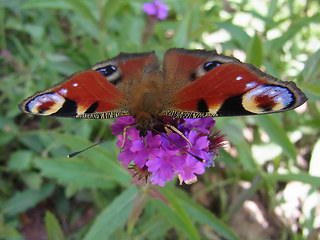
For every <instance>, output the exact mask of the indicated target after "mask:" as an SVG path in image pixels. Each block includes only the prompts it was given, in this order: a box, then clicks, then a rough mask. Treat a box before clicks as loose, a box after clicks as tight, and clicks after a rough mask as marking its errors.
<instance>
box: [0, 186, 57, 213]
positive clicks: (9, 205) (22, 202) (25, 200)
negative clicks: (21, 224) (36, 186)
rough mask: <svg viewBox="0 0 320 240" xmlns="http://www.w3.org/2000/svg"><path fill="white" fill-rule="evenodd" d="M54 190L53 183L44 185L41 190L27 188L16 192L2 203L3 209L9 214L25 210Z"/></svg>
mask: <svg viewBox="0 0 320 240" xmlns="http://www.w3.org/2000/svg"><path fill="white" fill-rule="evenodd" d="M53 190H54V185H53V184H47V185H44V186H43V187H42V188H41V189H40V190H25V191H22V192H17V193H15V194H14V195H13V196H12V197H11V198H10V199H9V200H8V201H7V202H5V203H4V204H2V206H1V211H2V212H3V213H4V214H6V215H9V216H13V215H16V214H18V213H21V212H24V211H26V210H27V209H29V208H31V207H34V206H35V205H36V204H38V203H39V202H41V201H43V200H44V199H46V198H47V197H48V196H49V195H50V194H51V193H52V191H53Z"/></svg>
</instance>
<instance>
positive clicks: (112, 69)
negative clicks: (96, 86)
mask: <svg viewBox="0 0 320 240" xmlns="http://www.w3.org/2000/svg"><path fill="white" fill-rule="evenodd" d="M96 71H97V72H99V73H101V74H102V75H103V76H104V77H108V76H110V75H112V74H113V73H115V72H116V71H117V67H116V66H114V65H107V66H105V67H102V68H98V69H96Z"/></svg>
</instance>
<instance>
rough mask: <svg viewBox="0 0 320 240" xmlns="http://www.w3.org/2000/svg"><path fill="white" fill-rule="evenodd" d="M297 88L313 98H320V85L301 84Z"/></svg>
mask: <svg viewBox="0 0 320 240" xmlns="http://www.w3.org/2000/svg"><path fill="white" fill-rule="evenodd" d="M299 86H300V87H301V88H303V89H305V90H307V91H309V92H310V93H312V94H314V95H315V96H318V97H319V96H320V85H319V84H311V83H301V84H299Z"/></svg>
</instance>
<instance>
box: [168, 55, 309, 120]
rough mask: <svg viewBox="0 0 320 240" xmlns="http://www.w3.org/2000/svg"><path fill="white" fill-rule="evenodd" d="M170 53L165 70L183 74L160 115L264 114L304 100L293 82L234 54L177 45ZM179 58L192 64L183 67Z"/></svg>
mask: <svg viewBox="0 0 320 240" xmlns="http://www.w3.org/2000/svg"><path fill="white" fill-rule="evenodd" d="M201 52H203V53H204V54H201ZM170 54H171V55H175V56H174V57H171V62H170V66H169V67H168V68H169V69H170V70H169V71H168V70H167V71H166V73H167V74H170V73H172V72H175V71H177V72H178V73H177V75H179V74H180V76H184V81H182V80H181V79H180V80H179V83H178V84H179V85H184V87H183V88H181V89H180V90H176V91H175V93H174V95H173V97H172V99H171V102H170V107H169V108H170V109H167V110H165V111H163V113H162V115H170V116H174V117H183V118H187V117H190V118H196V117H208V116H234V115H237V116H239V115H249V114H265V113H273V112H281V111H287V110H290V109H294V108H296V107H298V106H300V105H301V104H303V103H304V102H305V101H306V100H307V98H306V96H305V95H304V94H303V93H302V92H301V91H300V90H299V89H298V88H297V87H296V86H295V84H294V83H293V82H283V81H280V80H278V79H276V78H274V77H272V76H270V75H268V74H265V73H263V72H261V71H260V70H259V69H257V68H255V67H254V66H253V65H250V64H244V63H241V62H240V61H239V60H237V59H235V58H231V57H225V56H223V55H218V54H216V53H215V52H206V51H186V50H182V51H180V50H179V49H175V50H174V51H172V52H171V53H170ZM197 55H200V56H199V57H198V59H197ZM172 59H175V62H172ZM165 60H166V59H165ZM183 61H188V62H190V63H189V65H190V66H192V65H193V68H192V69H188V70H185V69H184V68H183V67H184V66H182V63H181V62H183ZM183 64H185V63H183ZM165 66H167V64H166V63H165ZM175 66H178V67H175ZM165 69H166V68H165ZM180 72H182V73H180ZM167 78H169V79H170V78H171V77H167ZM187 83H189V84H187ZM170 85H173V84H170Z"/></svg>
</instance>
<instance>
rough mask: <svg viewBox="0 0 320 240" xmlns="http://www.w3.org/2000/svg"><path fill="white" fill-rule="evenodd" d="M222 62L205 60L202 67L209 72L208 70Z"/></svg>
mask: <svg viewBox="0 0 320 240" xmlns="http://www.w3.org/2000/svg"><path fill="white" fill-rule="evenodd" d="M221 64H222V62H218V61H210V62H206V63H205V64H203V69H204V70H205V71H206V72H209V71H210V70H212V69H214V68H216V67H218V66H220V65H221Z"/></svg>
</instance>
